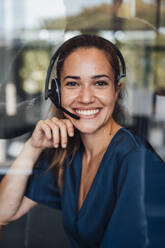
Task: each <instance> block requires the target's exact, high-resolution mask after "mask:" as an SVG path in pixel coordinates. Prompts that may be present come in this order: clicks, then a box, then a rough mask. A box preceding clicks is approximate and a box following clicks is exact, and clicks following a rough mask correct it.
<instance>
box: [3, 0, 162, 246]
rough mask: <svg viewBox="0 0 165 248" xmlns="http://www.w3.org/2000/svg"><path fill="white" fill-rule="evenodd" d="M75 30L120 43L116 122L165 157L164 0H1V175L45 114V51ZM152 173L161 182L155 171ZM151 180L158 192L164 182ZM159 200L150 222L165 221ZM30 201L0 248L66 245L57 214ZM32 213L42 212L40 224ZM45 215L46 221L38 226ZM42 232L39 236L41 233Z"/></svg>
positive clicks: (151, 224) (47, 54)
mask: <svg viewBox="0 0 165 248" xmlns="http://www.w3.org/2000/svg"><path fill="white" fill-rule="evenodd" d="M81 33H90V34H98V35H100V36H102V37H104V38H106V39H108V40H110V41H112V42H114V44H116V45H117V47H118V48H119V49H120V50H121V52H122V54H123V56H124V59H125V62H126V68H127V77H126V78H125V79H122V80H121V81H122V83H123V88H124V98H123V105H124V108H125V122H124V123H123V125H124V126H126V127H127V128H130V129H132V130H134V131H136V133H137V134H138V135H140V136H141V137H142V138H143V139H147V140H148V141H149V142H150V144H151V145H152V146H153V148H154V149H155V150H156V152H157V153H158V154H159V156H160V157H161V158H162V159H163V160H165V83H164V68H165V42H164V41H165V2H164V1H160V0H157V1H155V0H123V1H122V0H93V1H89V0H79V1H74V0H63V1H62V0H58V1H55V0H47V1H42V0H40V1H39V0H35V1H34V0H17V1H14V0H1V1H0V176H1V178H2V177H3V176H4V174H6V172H7V171H8V169H9V167H10V166H11V164H12V162H13V161H14V159H15V158H16V157H17V156H18V154H19V153H20V151H21V149H22V147H23V145H24V143H25V142H26V140H27V139H28V138H29V137H30V135H31V132H32V130H33V129H34V127H35V125H36V123H37V122H38V121H39V120H40V119H45V118H47V117H48V116H49V107H50V101H49V100H48V101H45V100H44V87H45V79H46V74H47V68H48V65H49V61H50V58H51V56H52V55H53V53H54V52H55V51H56V50H57V48H58V47H59V46H60V45H61V44H62V43H63V42H64V41H65V40H67V39H69V38H71V37H73V36H75V35H77V34H81ZM147 173H148V172H147ZM154 173H155V174H154ZM154 173H153V174H152V175H153V177H154V175H157V174H158V172H157V171H156V172H154ZM159 178H161V180H160V181H161V182H162V175H159ZM156 180H157V181H156V183H157V187H158V188H159V187H160V188H159V189H160V195H161V194H162V193H161V192H162V189H164V186H165V185H164V184H163V183H159V180H158V179H156ZM151 188H152V187H151ZM164 205H165V202H164V203H163V202H162V204H159V206H158V205H157V206H156V207H157V208H154V207H153V206H149V209H150V216H149V228H150V229H154V228H155V229H157V226H159V227H160V225H162V226H163V228H164V226H165V225H164V223H165V220H164V216H165V215H164V214H165V212H164V210H163V208H164ZM37 208H38V212H37V209H36V210H34V211H32V212H30V213H29V214H28V215H26V216H24V217H23V219H20V220H17V221H16V222H13V223H12V224H10V225H9V226H5V227H4V228H3V231H2V236H1V239H0V246H1V247H2V248H4V247H8V245H11V243H12V244H13V243H14V244H15V246H16V247H25V248H32V247H35V248H36V247H40V244H41V243H42V244H43V245H45V246H43V247H50V248H51V247H71V246H70V243H69V241H68V239H67V237H66V236H65V233H64V230H63V227H62V221H61V215H60V214H59V213H58V212H56V211H55V213H54V212H53V211H51V210H50V209H48V208H47V207H43V206H39V207H37ZM153 209H154V210H153ZM155 209H156V210H155ZM157 209H158V210H157ZM164 209H165V208H164ZM151 210H152V211H151ZM154 211H155V212H154ZM39 213H40V214H39ZM155 213H156V214H155ZM54 215H55V217H53V216H54ZM36 216H37V217H36ZM38 216H39V217H40V216H42V217H41V222H42V223H43V226H42V227H41V225H40V218H39V219H38ZM46 218H47V220H48V222H49V224H50V225H49V227H48V226H46V225H45V222H46ZM159 218H160V219H161V222H160V221H159ZM56 220H57V223H54V222H55V221H56ZM44 225H45V226H44ZM22 227H23V228H22ZM58 227H59V230H60V231H58ZM33 228H34V233H33V232H32V229H33ZM54 230H56V237H57V238H56V239H55V238H54V237H55V234H54ZM159 230H160V229H159ZM162 230H163V229H162V228H161V230H160V231H159V233H156V231H155V234H154V235H155V236H153V244H154V245H155V244H156V245H155V246H154V245H153V247H156V248H161V246H160V247H159V246H158V243H160V239H161V240H162V242H164V243H165V240H164V239H163V237H162V235H163V234H162ZM44 232H45V233H46V235H42V233H44ZM13 233H14V235H13ZM17 235H18V236H17ZM159 236H161V238H160V239H159V238H158V237H159ZM8 237H11V238H10V239H9V238H8ZM21 237H23V238H21ZM36 237H37V239H38V243H37V241H36V240H35V239H36ZM45 237H47V239H46V238H45ZM44 240H45V241H44ZM10 242H11V243H10ZM44 242H45V243H44ZM154 242H155V243H154ZM39 243H40V244H39Z"/></svg>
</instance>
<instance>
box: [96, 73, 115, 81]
mask: <svg viewBox="0 0 165 248" xmlns="http://www.w3.org/2000/svg"><path fill="white" fill-rule="evenodd" d="M102 77H106V78H108V79H110V80H113V78H112V77H111V76H108V75H106V74H101V75H95V76H92V77H91V78H92V79H98V78H102Z"/></svg>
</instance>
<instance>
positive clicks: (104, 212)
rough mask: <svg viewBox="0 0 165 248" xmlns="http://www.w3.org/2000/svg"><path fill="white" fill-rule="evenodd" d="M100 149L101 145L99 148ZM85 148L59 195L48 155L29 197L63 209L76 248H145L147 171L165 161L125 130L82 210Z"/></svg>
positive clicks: (32, 178) (43, 158)
mask: <svg viewBox="0 0 165 248" xmlns="http://www.w3.org/2000/svg"><path fill="white" fill-rule="evenodd" d="M98 145H99V144H98ZM83 151H84V148H83V147H81V149H80V150H79V151H78V152H77V154H76V155H75V158H74V160H73V162H72V164H70V165H68V163H67V161H66V163H65V166H64V187H63V192H62V194H61V195H60V194H59V191H58V187H57V185H55V184H54V178H53V172H52V171H51V170H50V171H49V172H45V170H46V169H47V168H48V167H49V164H48V161H47V159H46V156H45V155H44V153H43V154H42V155H41V157H40V159H39V160H38V162H37V165H36V166H35V167H34V170H33V174H32V175H31V176H30V178H29V181H28V185H27V189H26V192H25V196H26V197H29V198H30V199H32V200H34V201H36V202H38V203H41V204H45V205H47V206H50V207H53V208H57V209H61V211H62V216H63V224H64V228H65V230H66V233H67V235H68V237H69V239H70V241H71V243H72V247H74V248H80V247H83V248H96V247H97V248H98V247H99V248H145V247H147V246H148V244H149V238H148V232H147V213H146V201H149V199H147V196H146V194H145V193H146V186H145V185H146V184H145V178H146V174H145V171H146V167H147V166H150V165H151V166H154V164H155V166H158V167H159V169H160V170H162V172H163V173H164V172H165V167H164V162H163V161H162V160H161V159H160V158H159V156H158V155H157V154H156V153H155V152H154V151H153V150H152V149H151V147H150V146H149V145H148V144H147V143H144V142H143V141H142V140H141V139H140V138H139V137H138V136H136V135H134V134H133V133H132V132H131V131H129V130H128V129H126V128H121V129H120V130H119V131H118V132H117V133H116V134H115V136H114V137H113V139H112V140H111V142H110V144H109V146H108V148H107V150H106V152H105V154H104V156H103V159H102V161H101V163H100V166H99V168H98V171H97V173H96V176H95V178H94V180H93V183H92V185H91V188H90V190H89V192H88V194H87V196H86V198H85V200H84V202H83V205H82V207H81V208H80V210H79V211H78V210H77V209H78V208H77V207H78V194H79V187H80V178H81V170H82V168H81V166H82V155H83Z"/></svg>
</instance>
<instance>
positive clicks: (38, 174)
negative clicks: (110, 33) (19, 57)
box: [0, 35, 164, 248]
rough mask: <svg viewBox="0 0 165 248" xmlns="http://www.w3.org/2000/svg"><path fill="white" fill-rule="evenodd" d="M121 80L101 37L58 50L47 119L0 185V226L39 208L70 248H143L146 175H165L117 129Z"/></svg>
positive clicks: (117, 60)
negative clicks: (149, 170)
mask: <svg viewBox="0 0 165 248" xmlns="http://www.w3.org/2000/svg"><path fill="white" fill-rule="evenodd" d="M54 64H57V66H56V67H57V78H53V79H52V80H51V89H49V79H50V75H51V72H52V70H53V68H54ZM120 64H121V65H122V70H120ZM120 71H122V72H120ZM125 75H126V71H125V64H124V59H123V57H122V55H121V54H120V52H119V50H118V49H117V48H116V47H115V46H114V45H113V44H112V43H111V42H109V41H108V40H105V39H103V38H102V37H99V36H95V35H79V36H76V37H73V38H71V39H70V40H68V41H66V42H65V43H64V44H63V45H62V46H61V47H60V48H59V50H58V51H57V52H56V53H55V55H54V56H53V59H52V60H51V62H50V66H49V68H48V75H47V81H46V98H47V97H50V99H51V100H52V102H53V103H52V106H53V117H52V118H51V119H47V120H41V121H39V122H38V123H37V125H36V127H35V130H34V131H33V134H32V136H31V137H30V138H29V139H28V141H27V142H26V143H25V145H24V148H23V150H22V152H21V153H20V155H19V156H18V158H17V159H16V161H15V162H14V163H13V165H12V166H11V168H10V169H9V171H8V173H7V175H6V176H5V177H4V178H3V180H2V182H1V184H0V202H1V205H0V223H2V224H6V223H8V222H11V221H13V220H16V219H18V218H19V217H21V216H22V215H23V214H25V213H26V212H28V211H29V210H30V209H31V208H32V207H34V206H35V205H36V204H37V203H41V204H45V205H47V206H50V207H53V208H56V209H60V210H61V211H62V216H63V224H64V228H65V230H66V233H67V234H68V237H69V239H70V241H71V244H72V247H74V248H79V247H83V248H85V247H89V248H94V247H97V248H109V247H115V248H121V247H128V248H132V247H134V248H145V247H147V246H148V243H149V238H148V230H147V218H146V216H147V213H146V211H147V208H146V199H147V200H148V199H149V198H148V196H147V197H146V195H145V193H146V188H145V180H146V175H145V171H146V167H147V166H152V167H154V166H157V168H159V170H160V171H161V172H164V167H163V166H162V165H164V162H163V161H162V160H161V159H160V158H159V157H158V155H157V154H156V153H155V152H154V151H153V149H152V148H151V147H150V145H149V144H148V143H147V142H143V141H142V140H141V139H140V138H139V137H138V136H136V135H135V134H134V133H133V132H131V131H130V130H128V129H127V128H125V127H123V126H122V124H121V123H120V122H119V118H118V117H120V116H121V111H119V105H118V99H119V97H120V91H121V82H120V79H121V78H122V77H124V76H125ZM55 98H57V99H55ZM54 104H55V106H54ZM32 171H33V173H32V174H31V175H30V173H31V172H32ZM13 172H14V173H15V174H14V175H15V176H14V177H13V176H12V174H13ZM29 175H30V176H29ZM147 180H148V179H147ZM6 209H7V211H6ZM4 213H5V214H4Z"/></svg>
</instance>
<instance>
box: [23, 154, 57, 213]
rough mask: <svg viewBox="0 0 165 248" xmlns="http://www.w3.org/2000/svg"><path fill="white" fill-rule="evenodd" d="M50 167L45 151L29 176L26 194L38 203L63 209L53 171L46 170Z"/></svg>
mask: <svg viewBox="0 0 165 248" xmlns="http://www.w3.org/2000/svg"><path fill="white" fill-rule="evenodd" d="M48 167H49V163H48V161H47V159H46V156H45V154H44V153H43V154H41V156H40V158H39V159H38V161H37V163H36V164H35V166H34V169H33V172H32V175H30V177H29V180H28V183H27V186H26V190H25V194H24V195H25V196H26V197H28V198H30V199H31V200H33V201H36V202H37V203H40V204H43V205H46V206H49V207H52V208H57V209H61V197H60V193H59V190H58V186H57V183H56V182H55V180H54V175H53V171H52V170H49V171H46V170H47V169H48Z"/></svg>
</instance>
